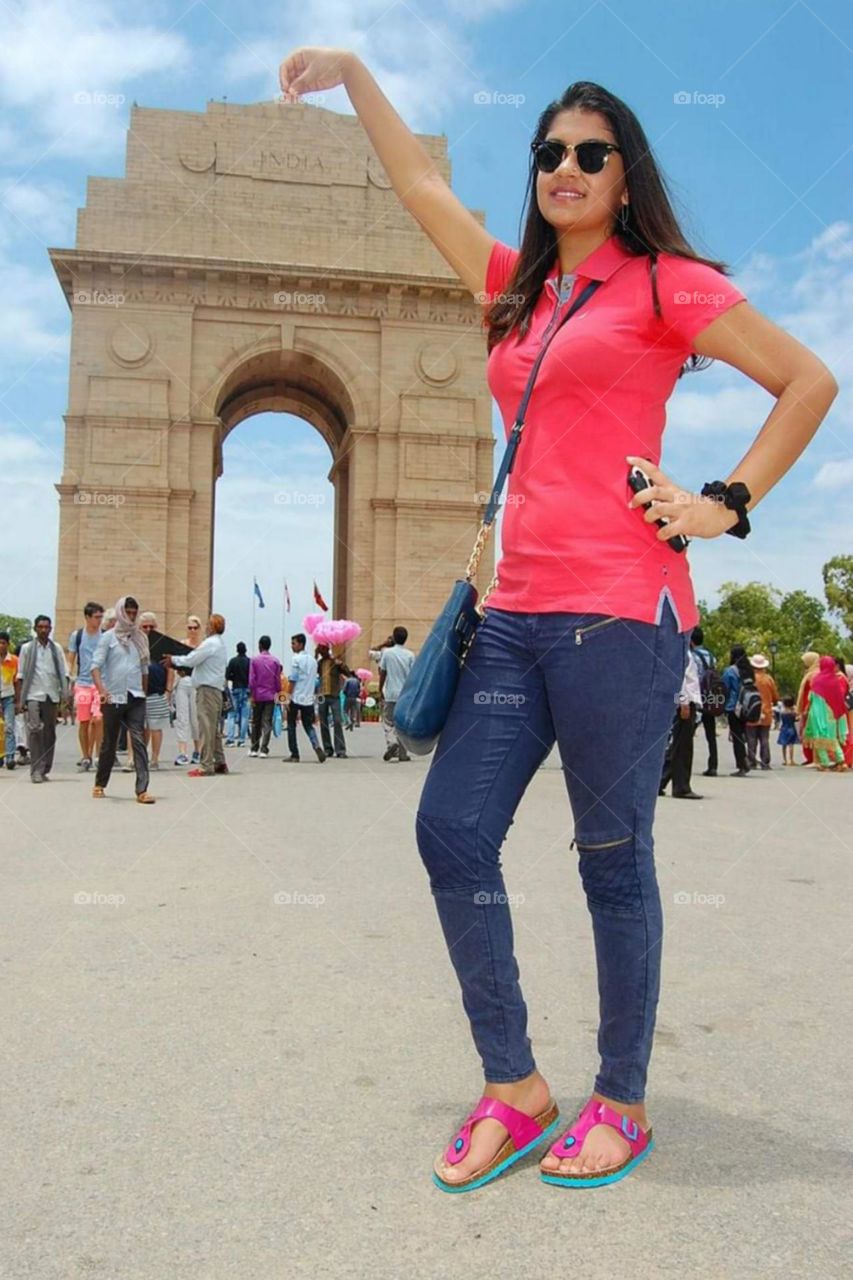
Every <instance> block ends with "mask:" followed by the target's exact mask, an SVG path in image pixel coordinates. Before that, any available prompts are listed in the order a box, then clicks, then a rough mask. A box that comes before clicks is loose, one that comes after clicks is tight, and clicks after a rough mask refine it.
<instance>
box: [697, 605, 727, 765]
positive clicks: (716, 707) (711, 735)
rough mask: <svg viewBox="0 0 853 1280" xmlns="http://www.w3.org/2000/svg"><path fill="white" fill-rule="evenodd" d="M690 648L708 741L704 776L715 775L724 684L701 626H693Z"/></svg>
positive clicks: (722, 710) (724, 699)
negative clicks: (718, 718) (706, 643)
mask: <svg viewBox="0 0 853 1280" xmlns="http://www.w3.org/2000/svg"><path fill="white" fill-rule="evenodd" d="M690 648H691V650H692V652H693V656H694V657H695V659H696V665H697V667H698V668H699V688H700V691H701V694H702V728H703V729H704V731H705V738H706V740H707V743H708V768H707V769H705V770H703V773H702V776H703V777H704V778H716V776H717V764H718V760H717V717H718V716H721V715H722V714H723V713H724V711H725V706H726V686H725V685H724V683H723V681H722V679H721V677H720V674H719V672H718V671H717V660H716V658H715V657H714V655H713V653H711V651H710V649H706V648H705V635H704V633H703V631H702V628H701V627H694V628H693V634H692V635H691V637H690Z"/></svg>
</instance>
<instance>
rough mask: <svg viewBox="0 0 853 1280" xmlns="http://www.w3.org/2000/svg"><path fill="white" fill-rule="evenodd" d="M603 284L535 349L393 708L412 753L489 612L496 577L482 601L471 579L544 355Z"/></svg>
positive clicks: (440, 712) (431, 727) (438, 721)
mask: <svg viewBox="0 0 853 1280" xmlns="http://www.w3.org/2000/svg"><path fill="white" fill-rule="evenodd" d="M601 283H602V281H601V280H591V281H590V282H589V284H588V285H587V286H586V288H585V289H583V291H582V292H581V293H580V294H579V295H578V297H577V298H576V299H575V301H574V302H573V303H572V305H571V306H570V307H569V309H568V311H567V312H566V314H565V315H564V316H563V318H562V319H561V320H560V322H559V324H557V325H556V326H555V327H554V330H553V332H552V333H551V334H550V335H549V337H548V339H547V341H545V342H543V343H542V345H541V346H540V348H539V351H538V352H537V355H536V359H535V360H534V362H533V368H532V369H531V370H530V375H529V377H528V379H527V385H526V387H525V388H524V395H523V396H522V397H521V404H520V405H519V408H518V413H517V414H516V416H515V422H514V424H513V427H512V430H511V432H510V434H509V438H508V440H507V444H506V449H505V450H504V455H503V458H502V459H501V465H500V468H499V469H498V474H497V476H496V477H495V482H494V484H493V486H492V492H491V495H490V497H489V502H488V506H487V507H486V511H485V514H484V515H483V522H482V524H481V525H480V528H479V531H478V533H477V538H476V541H475V542H474V549H473V550H472V552H471V556H470V559H469V560H468V567H467V568H466V570H465V577H464V578H458V579H457V580H456V582H455V583H454V584H453V589H452V590H451V592H450V596H449V598H448V600H447V603H446V604H445V606H444V608H443V609H442V611H441V613H440V614H439V615H438V617H437V618H436V620H435V622H434V623H433V625H432V630H431V631H430V633H429V635H428V636H427V638H426V641H425V642H424V645H423V647H422V648H421V651H420V653H419V654H418V656H417V657H416V658H415V661H414V664H413V666H412V669H411V671H410V672H409V676H408V679H407V680H406V683H405V685H404V686H403V689H402V692H401V693H400V696H399V698H398V699H397V703H396V706H395V708H394V727H395V728H396V730H397V733H398V735H399V737H400V740H401V742H402V744H403V746H404V748H405V749H406V751H408V752H410V753H411V754H412V755H416V756H423V755H429V753H430V751H432V749H433V747H434V746H435V744H436V742H437V741H438V736H439V734H440V733H441V731H442V729H443V728H444V725H445V723H446V721H447V717H448V715H449V714H450V708H451V705H452V703H453V698H454V696H455V694H456V687H457V685H458V683H459V675H460V672H461V670H462V666H463V664H464V662H465V659H466V657H467V656H468V653H469V651H470V648H471V645H472V644H473V643H474V638H475V636H476V634H477V628H478V627H479V625H480V623H481V622H482V621H483V618H484V617H485V613H484V609H485V604H486V601H487V599H488V598H489V596H490V595H491V593H492V591H494V589H495V587H496V586H497V581H498V579H497V574H495V575H494V577H493V578H492V580H491V582H490V583H489V585H488V587H487V588H486V591H485V593H484V595H483V598H482V600H480V601H479V603H478V599H477V588H476V587H475V586H474V583H473V582H472V578H473V577H474V575H475V573H476V572H477V568H478V566H479V563H480V560H481V558H482V555H483V551H484V549H485V546H486V543H487V541H488V539H489V534H490V533H491V530H492V526H493V524H494V522H495V518H496V517H497V514H498V509H499V507H500V499H501V494H502V493H503V490H504V487H505V485H506V482H507V479H508V478H509V474H510V472H511V471H512V468H513V463H514V462H515V457H516V453H517V452H518V445H519V441H520V439H521V433H522V431H523V430H524V418H525V414H526V413H527V405H528V402H529V400H530V395H531V393H532V391H533V384H534V382H535V381H536V375H537V374H538V372H539V366H540V365H541V363H542V358H543V356H544V355H545V352H546V351H547V350H548V347H549V346H550V345H551V343H552V342H553V340H554V336H555V334H556V333H557V330H558V329H560V328H561V327H562V326H563V325H564V324H565V323H566V321H567V320H570V319H571V318H572V316H573V315H574V314H575V312H576V311H578V310H579V309H580V308H581V307H582V306H583V304H584V303H585V302H586V301H587V299H588V298H591V297H592V295H593V294H594V293H595V291H596V289H597V288H598V287H599V286H600V285H601Z"/></svg>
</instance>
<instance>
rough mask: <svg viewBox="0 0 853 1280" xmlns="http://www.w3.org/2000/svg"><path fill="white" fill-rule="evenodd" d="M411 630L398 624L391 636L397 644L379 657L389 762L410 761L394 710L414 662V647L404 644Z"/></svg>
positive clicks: (383, 718) (386, 751)
mask: <svg viewBox="0 0 853 1280" xmlns="http://www.w3.org/2000/svg"><path fill="white" fill-rule="evenodd" d="M408 638H409V633H408V631H407V630H406V628H405V627H395V628H394V631H393V635H392V639H393V641H394V643H393V644H392V645H391V647H390V648H388V649H383V650H382V657H381V658H380V659H379V696H380V698H381V699H382V724H383V726H384V728H385V748H386V749H385V755H384V756H383V759H384V760H386V761H388V762H389V763H390V762H392V761H395V760H398V761H401V762H403V761H406V760H411V758H412V757H411V756H410V755H409V754H408V752H407V751H406V748H405V747H404V746H403V744H402V742H401V741H400V739H399V738H398V736H397V730H396V728H395V725H394V709H395V707H396V706H397V699H398V698H399V696H400V694H401V693H402V692H403V685H404V684H405V683H406V681H407V680H408V678H409V672H410V671H411V669H412V666H413V664H414V661H415V655H414V654H413V653H412V651H411V649H407V648H406V647H405V645H406V641H407V640H408Z"/></svg>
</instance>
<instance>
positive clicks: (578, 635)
mask: <svg viewBox="0 0 853 1280" xmlns="http://www.w3.org/2000/svg"><path fill="white" fill-rule="evenodd" d="M621 621H622V619H621V618H618V617H608V618H600V619H599V620H598V621H597V622H590V623H588V624H587V625H586V626H583V627H575V644H586V643H588V642H589V641H590V640H594V639H595V637H596V636H599V635H601V633H602V632H603V631H606V630H607V628H608V627H612V626H613V624H614V623H615V622H621Z"/></svg>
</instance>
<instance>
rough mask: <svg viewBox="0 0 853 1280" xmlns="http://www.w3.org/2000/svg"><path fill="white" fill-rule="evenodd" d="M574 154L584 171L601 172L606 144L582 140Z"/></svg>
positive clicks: (605, 154) (605, 155)
mask: <svg viewBox="0 0 853 1280" xmlns="http://www.w3.org/2000/svg"><path fill="white" fill-rule="evenodd" d="M575 155H576V156H577V158H578V165H579V167H580V169H581V170H582V171H583V172H584V173H601V170H602V169H603V168H604V162H605V160H606V159H607V156H608V151H607V146H606V145H605V143H603V142H582V143H581V144H580V146H579V147H578V149H577V151H576V152H575Z"/></svg>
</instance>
